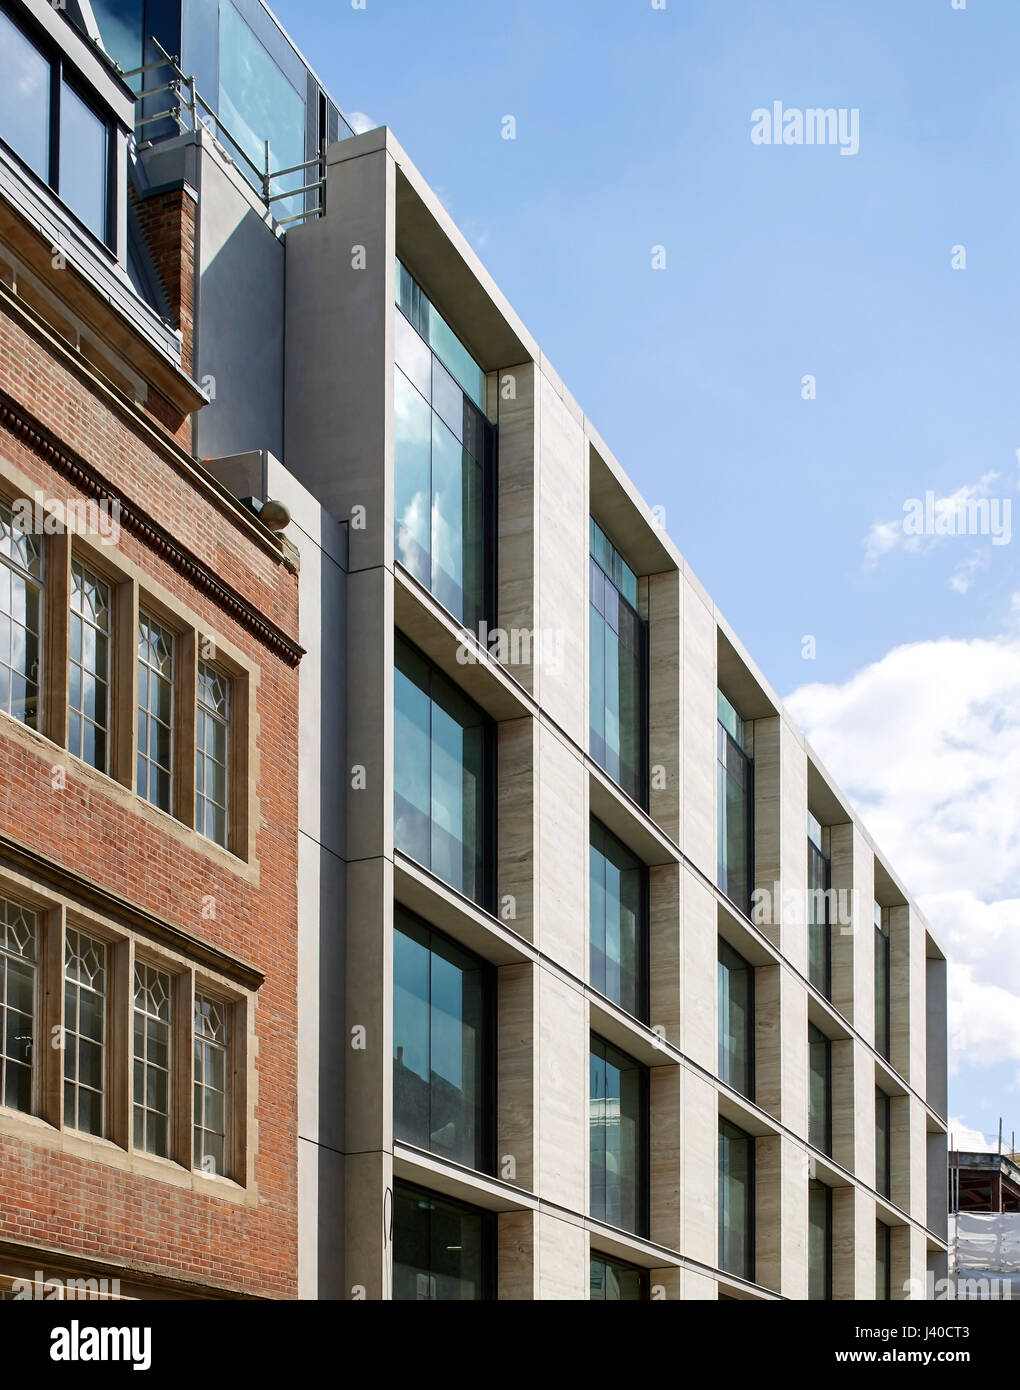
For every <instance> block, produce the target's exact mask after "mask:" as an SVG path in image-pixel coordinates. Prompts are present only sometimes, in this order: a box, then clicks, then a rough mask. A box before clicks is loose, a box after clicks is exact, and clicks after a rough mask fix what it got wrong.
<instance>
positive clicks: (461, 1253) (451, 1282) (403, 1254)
mask: <svg viewBox="0 0 1020 1390" xmlns="http://www.w3.org/2000/svg"><path fill="white" fill-rule="evenodd" d="M495 1272H496V1255H495V1216H494V1215H493V1213H492V1212H488V1211H479V1210H478V1209H477V1208H476V1207H469V1206H465V1205H464V1204H463V1203H461V1202H454V1201H451V1200H450V1199H449V1198H445V1197H438V1196H436V1195H435V1194H434V1193H431V1192H425V1191H423V1190H422V1189H421V1188H417V1187H411V1186H409V1185H408V1184H406V1183H401V1182H398V1183H395V1184H394V1189H393V1297H394V1299H396V1300H399V1301H408V1300H410V1301H413V1302H435V1301H439V1300H443V1301H447V1300H450V1301H481V1300H484V1299H490V1298H493V1297H494V1296H495V1287H494V1285H495Z"/></svg>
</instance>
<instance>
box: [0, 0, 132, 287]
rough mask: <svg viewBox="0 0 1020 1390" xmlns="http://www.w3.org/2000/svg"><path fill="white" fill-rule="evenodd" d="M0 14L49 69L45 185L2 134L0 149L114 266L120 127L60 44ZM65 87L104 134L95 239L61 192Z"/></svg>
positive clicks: (23, 17)
mask: <svg viewBox="0 0 1020 1390" xmlns="http://www.w3.org/2000/svg"><path fill="white" fill-rule="evenodd" d="M0 12H2V13H3V14H4V15H5V17H6V18H7V19H8V20H10V22H11V23H12V24H13V25H14V27H15V28H16V29H18V30H19V31H20V32H21V34H22V35H23V36H24V38H25V39H27V41H28V42H29V43H30V44H31V45H32V46H33V48H35V50H36V52H37V53H38V54H39V55H40V57H42V58H44V59H45V61H46V62H47V63H48V64H49V69H50V92H49V113H48V118H49V164H48V168H47V171H46V178H45V179H43V178H42V177H40V175H39V174H38V173H36V171H35V170H34V169H32V168H31V167H30V166H29V165H28V164H26V163H25V161H24V160H23V159H22V157H21V156H20V155H19V154H18V152H17V150H15V149H14V147H13V146H12V145H9V144H8V143H7V141H6V140H4V138H3V135H2V134H0V145H2V146H3V149H4V153H5V154H6V155H7V156H8V157H9V158H11V159H13V160H14V161H15V162H16V164H17V165H18V168H19V169H20V170H21V171H22V172H23V173H24V174H25V175H26V176H27V178H28V179H30V180H31V181H32V182H33V183H35V184H37V185H39V186H40V187H43V188H45V189H46V190H47V192H49V193H50V194H52V195H53V196H54V197H55V198H57V199H59V201H60V206H61V208H62V210H63V211H64V213H65V214H66V215H67V216H68V217H69V218H70V219H71V221H72V222H73V223H74V226H75V229H76V230H77V231H79V232H80V233H81V234H82V236H84V237H87V238H88V240H89V242H90V243H91V244H92V245H93V246H96V247H100V248H102V250H103V252H104V253H105V254H106V255H107V256H108V257H112V258H113V259H114V260H116V258H117V252H118V245H117V138H116V134H117V130H118V128H119V127H118V123H117V122H116V121H115V120H114V119H113V118H112V117H111V115H110V114H109V112H107V111H105V110H103V108H102V106H101V104H100V103H99V102H98V101H97V100H96V97H95V95H94V93H93V92H92V91H91V90H90V88H89V86H88V84H87V83H86V82H85V80H84V79H83V77H82V75H81V73H80V71H79V70H78V69H77V68H76V67H75V66H74V64H73V62H71V61H70V60H69V58H68V56H67V54H66V53H64V51H63V49H61V47H60V46H59V44H56V43H54V41H53V39H52V38H51V37H50V36H49V35H48V34H46V33H45V31H44V30H43V29H41V28H40V26H39V25H38V24H37V23H36V21H35V20H34V18H33V17H32V16H31V15H27V14H22V13H21V12H20V11H15V10H13V9H12V8H11V6H10V5H9V4H7V3H6V0H0ZM62 83H66V84H67V86H68V87H70V89H71V90H72V91H73V92H74V94H75V96H76V97H77V98H78V100H79V101H80V102H81V103H82V105H83V106H85V107H87V108H88V110H89V111H91V112H92V114H93V115H94V116H95V117H96V119H97V120H98V121H100V122H101V123H102V125H103V127H104V129H105V131H106V198H105V201H104V208H103V221H104V227H103V233H102V235H98V234H97V233H96V232H95V231H94V230H93V229H92V228H91V227H90V226H89V225H88V224H87V223H86V222H84V221H83V220H82V219H81V218H80V217H79V216H78V214H77V213H76V212H75V211H74V209H73V208H72V207H71V206H70V204H69V203H67V202H65V201H64V198H63V196H62V194H61V192H60V121H61V100H60V98H61V85H62Z"/></svg>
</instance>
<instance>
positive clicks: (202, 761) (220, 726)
mask: <svg viewBox="0 0 1020 1390" xmlns="http://www.w3.org/2000/svg"><path fill="white" fill-rule="evenodd" d="M229 776H230V680H229V679H228V677H227V676H226V675H224V673H223V672H222V671H218V670H217V669H216V667H215V666H210V665H209V663H208V662H206V661H200V662H199V663H198V700H197V705H196V710H195V829H196V830H197V831H198V832H199V833H200V834H202V835H207V836H208V837H209V839H210V840H215V841H216V843H217V844H218V845H223V846H224V847H226V844H227V841H228V839H229V834H230V812H229V802H228V800H227V792H228V783H229Z"/></svg>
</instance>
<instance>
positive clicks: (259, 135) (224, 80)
mask: <svg viewBox="0 0 1020 1390" xmlns="http://www.w3.org/2000/svg"><path fill="white" fill-rule="evenodd" d="M219 60H220V91H219V110H218V114H219V116H220V118H221V119H222V120H223V121H224V123H225V125H226V128H227V131H229V133H230V135H231V136H232V137H233V138H234V140H236V141H237V145H238V147H239V148H240V149H241V150H242V151H243V152H244V154H246V155H247V156H248V158H249V159H250V160H251V162H252V164H254V165H255V167H256V168H257V169H259V170H261V169H264V168H265V165H266V142H267V141H268V143H269V167H270V169H271V170H272V169H292V168H293V167H294V166H295V165H296V164H301V163H302V162H303V161H304V158H305V101H304V97H303V95H302V94H301V93H300V92H298V91H297V90H296V89H295V88H294V87H293V86H292V85H291V83H290V81H289V80H288V78H287V77H286V76H285V75H284V72H283V70H282V68H280V67H279V66H278V65H277V64H276V63H275V62H274V61H273V58H272V57H271V56H270V54H269V52H268V50H267V49H266V48H265V47H264V45H263V44H262V43H261V42H260V40H259V39H258V38H256V36H255V34H254V33H253V32H252V30H251V29H250V28H249V27H248V25H247V24H246V23H245V21H244V20H243V19H242V18H241V16H240V14H238V12H237V10H236V9H235V8H234V6H233V5H232V4H230V3H229V0H224V3H222V4H221V5H220V44H219ZM210 100H211V98H210ZM227 143H228V145H229V140H228V141H227ZM238 167H239V168H240V170H241V172H242V173H243V174H244V176H245V178H247V179H249V180H250V181H253V173H252V170H251V169H250V167H249V166H248V165H247V164H246V163H245V162H244V160H240V161H239V163H238ZM307 173H308V171H305V173H302V171H301V170H300V169H299V170H298V172H297V173H296V174H288V175H285V176H284V177H283V178H280V179H276V180H274V182H273V186H272V191H273V192H274V193H284V192H287V191H288V190H291V189H295V188H301V187H302V185H304V184H305V183H307V182H309V181H310V180H309V178H308V177H307ZM260 191H261V190H260ZM301 211H302V199H301V198H300V197H295V198H281V199H280V201H279V202H276V203H274V204H273V215H274V216H275V217H286V216H289V215H291V214H292V213H297V212H301Z"/></svg>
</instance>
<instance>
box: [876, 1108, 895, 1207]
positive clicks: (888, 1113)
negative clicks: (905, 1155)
mask: <svg viewBox="0 0 1020 1390" xmlns="http://www.w3.org/2000/svg"><path fill="white" fill-rule="evenodd" d="M880 1111H882V1112H884V1118H885V1126H884V1137H885V1143H884V1153H882V1154H881V1156H880V1155H879V1151H878V1144H879V1125H878V1116H879V1112H880ZM879 1157H881V1160H882V1161H881V1164H880V1163H879ZM875 1191H876V1192H877V1193H878V1194H879V1196H881V1197H886V1198H888V1197H889V1196H890V1195H891V1193H892V1097H891V1096H890V1095H888V1094H887V1093H886V1092H885V1091H883V1090H882V1088H881V1086H876V1087H875Z"/></svg>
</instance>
